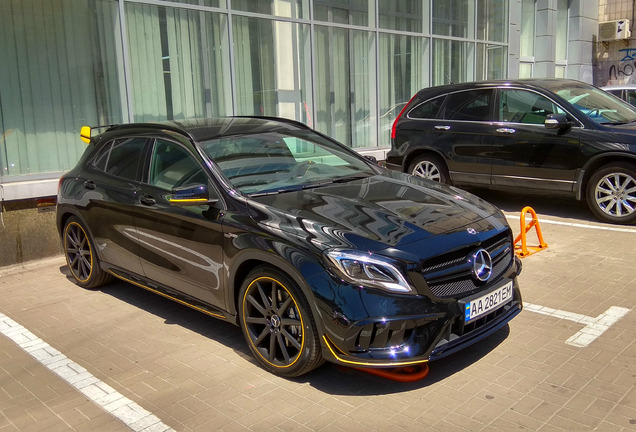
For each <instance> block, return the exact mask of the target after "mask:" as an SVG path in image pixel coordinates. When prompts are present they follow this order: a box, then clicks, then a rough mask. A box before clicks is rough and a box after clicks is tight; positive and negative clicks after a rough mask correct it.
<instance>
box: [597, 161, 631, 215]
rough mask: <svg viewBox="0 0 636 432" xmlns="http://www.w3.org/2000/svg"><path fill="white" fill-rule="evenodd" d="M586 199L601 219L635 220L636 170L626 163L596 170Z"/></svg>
mask: <svg viewBox="0 0 636 432" xmlns="http://www.w3.org/2000/svg"><path fill="white" fill-rule="evenodd" d="M588 200H589V204H590V208H591V210H592V211H593V212H594V213H595V214H596V215H597V216H598V217H599V218H601V219H602V220H604V221H607V222H614V223H631V222H633V221H635V220H636V172H635V170H634V169H633V168H632V167H631V165H627V164H616V165H612V166H609V167H605V168H602V169H600V170H599V171H597V172H596V173H595V174H594V175H593V176H592V178H591V179H590V185H589V187H588Z"/></svg>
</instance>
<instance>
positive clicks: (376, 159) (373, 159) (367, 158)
mask: <svg viewBox="0 0 636 432" xmlns="http://www.w3.org/2000/svg"><path fill="white" fill-rule="evenodd" d="M363 157H364V158H365V159H366V160H368V161H369V162H371V163H374V164H376V165H377V163H378V158H376V157H375V156H363Z"/></svg>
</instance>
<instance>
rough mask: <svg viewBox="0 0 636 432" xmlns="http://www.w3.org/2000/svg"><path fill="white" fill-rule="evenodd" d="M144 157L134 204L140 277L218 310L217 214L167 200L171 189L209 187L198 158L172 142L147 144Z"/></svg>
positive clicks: (222, 300)
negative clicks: (143, 170)
mask: <svg viewBox="0 0 636 432" xmlns="http://www.w3.org/2000/svg"><path fill="white" fill-rule="evenodd" d="M148 158H149V163H148V165H147V166H148V169H147V170H146V171H147V172H146V174H145V176H144V181H143V182H142V183H141V185H140V190H139V195H138V197H137V199H136V200H135V203H134V207H135V222H136V226H137V236H138V240H139V243H140V248H141V252H140V257H141V263H142V266H143V270H144V273H145V276H146V277H147V278H148V279H150V280H152V281H155V282H158V283H159V284H161V285H163V286H165V287H169V288H172V289H174V290H177V291H180V292H183V293H185V294H187V295H188V296H191V297H194V298H196V299H198V300H201V301H204V302H206V303H208V304H211V305H213V306H216V307H219V308H222V309H224V308H225V295H224V292H223V286H222V277H221V271H222V267H223V226H222V213H221V212H220V211H219V210H218V209H217V208H216V207H214V206H210V205H196V206H185V207H183V206H174V205H171V204H170V202H169V201H168V200H169V197H170V195H171V191H172V188H174V187H184V186H188V185H195V184H205V185H209V187H211V184H210V182H209V177H208V175H207V174H206V173H205V171H204V169H203V168H202V166H201V165H200V163H199V161H198V157H197V156H196V155H194V154H193V153H192V152H190V151H189V150H188V149H187V148H186V146H184V145H182V144H181V143H178V142H176V141H171V140H168V139H155V140H153V142H152V144H151V149H150V151H149V152H148ZM210 191H211V194H216V192H214V189H212V188H211V189H210Z"/></svg>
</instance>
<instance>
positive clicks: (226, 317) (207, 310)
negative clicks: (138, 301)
mask: <svg viewBox="0 0 636 432" xmlns="http://www.w3.org/2000/svg"><path fill="white" fill-rule="evenodd" d="M107 271H108V273H110V274H112V275H113V276H115V277H116V278H118V279H121V280H123V281H125V282H128V283H131V284H133V285H136V286H138V287H140V288H143V289H145V290H147V291H150V292H152V293H155V294H159V295H160V296H162V297H165V298H167V299H170V300H172V301H175V302H177V303H180V304H182V305H184V306H188V307H189V308H192V309H194V310H197V311H199V312H203V313H204V314H206V315H210V316H212V317H214V318H218V319H221V320H223V321H228V322H231V323H232V324H234V325H237V322H236V316H234V315H230V314H228V313H227V312H225V311H223V310H221V309H219V308H217V307H214V306H212V305H209V304H207V303H204V302H201V301H199V300H197V299H195V298H193V297H190V296H188V295H186V294H183V293H181V292H178V291H175V290H173V289H170V288H167V287H163V286H159V285H157V284H156V283H153V282H150V281H147V280H145V279H142V278H139V277H138V276H135V275H131V274H128V273H126V272H123V271H121V270H118V269H114V268H109V269H108V270H107Z"/></svg>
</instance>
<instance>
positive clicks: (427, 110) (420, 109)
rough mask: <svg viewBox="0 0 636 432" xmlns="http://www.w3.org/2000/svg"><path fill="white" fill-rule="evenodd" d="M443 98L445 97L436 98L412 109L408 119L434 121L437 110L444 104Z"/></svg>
mask: <svg viewBox="0 0 636 432" xmlns="http://www.w3.org/2000/svg"><path fill="white" fill-rule="evenodd" d="M444 98H446V96H445V95H444V96H440V97H436V98H435V99H431V100H428V101H426V102H424V103H422V104H420V105H418V106H416V107H415V108H413V109H412V110H411V111H409V113H408V117H409V118H412V119H434V118H437V114H438V113H439V109H440V108H441V107H442V104H443V103H444Z"/></svg>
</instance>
